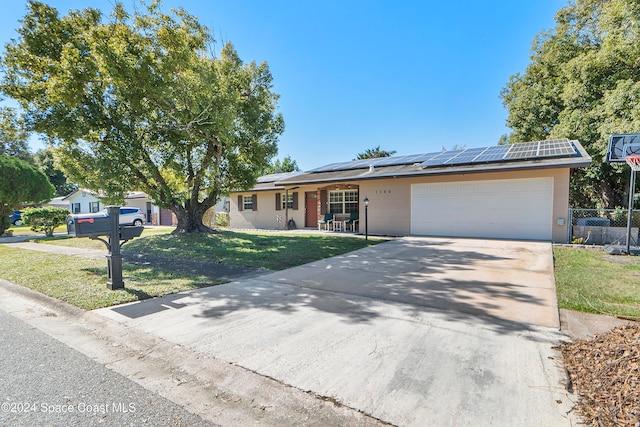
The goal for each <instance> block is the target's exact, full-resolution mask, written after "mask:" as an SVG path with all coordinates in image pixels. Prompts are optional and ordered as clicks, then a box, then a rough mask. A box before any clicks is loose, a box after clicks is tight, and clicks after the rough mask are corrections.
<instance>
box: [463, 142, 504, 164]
mask: <svg viewBox="0 0 640 427" xmlns="http://www.w3.org/2000/svg"><path fill="white" fill-rule="evenodd" d="M508 150H509V147H508V146H506V145H494V146H493V147H488V148H487V149H486V150H484V151H483V152H482V153H480V154H478V155H477V156H476V157H474V158H473V160H471V163H484V162H496V161H498V160H502V158H503V157H504V155H505V153H506V152H507V151H508Z"/></svg>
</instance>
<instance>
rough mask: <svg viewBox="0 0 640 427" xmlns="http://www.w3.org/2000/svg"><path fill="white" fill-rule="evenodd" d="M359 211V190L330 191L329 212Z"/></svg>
mask: <svg viewBox="0 0 640 427" xmlns="http://www.w3.org/2000/svg"><path fill="white" fill-rule="evenodd" d="M350 212H358V190H346V191H330V192H329V213H332V214H345V213H350Z"/></svg>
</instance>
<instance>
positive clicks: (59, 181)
mask: <svg viewBox="0 0 640 427" xmlns="http://www.w3.org/2000/svg"><path fill="white" fill-rule="evenodd" d="M33 157H34V159H35V163H36V166H38V169H40V170H41V171H42V172H44V174H45V175H46V176H47V178H48V179H49V182H50V183H51V184H53V186H54V187H55V189H56V196H66V195H68V194H69V193H71V192H73V191H74V190H77V189H78V186H77V185H74V184H70V183H69V182H68V181H67V177H66V175H65V174H64V172H63V171H62V170H61V169H60V168H59V167H58V166H57V165H56V160H55V155H54V149H53V148H51V147H48V148H44V149H42V150H39V151H37V152H36V154H35V155H34V156H33Z"/></svg>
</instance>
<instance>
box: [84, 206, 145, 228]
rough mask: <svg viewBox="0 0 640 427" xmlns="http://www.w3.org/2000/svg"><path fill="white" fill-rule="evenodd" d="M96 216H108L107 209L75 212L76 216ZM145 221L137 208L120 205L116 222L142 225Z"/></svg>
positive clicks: (143, 215)
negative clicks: (93, 211) (92, 211)
mask: <svg viewBox="0 0 640 427" xmlns="http://www.w3.org/2000/svg"><path fill="white" fill-rule="evenodd" d="M97 216H104V217H108V216H109V210H108V209H103V210H102V211H100V212H96V213H83V214H75V215H74V217H76V218H95V217H97ZM145 222H146V216H145V214H144V213H142V211H141V210H140V209H138V208H129V207H121V208H120V217H119V220H118V223H119V224H120V225H135V226H136V227H142V225H143V224H144V223H145Z"/></svg>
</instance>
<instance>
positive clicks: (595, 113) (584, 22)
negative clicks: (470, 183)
mask: <svg viewBox="0 0 640 427" xmlns="http://www.w3.org/2000/svg"><path fill="white" fill-rule="evenodd" d="M555 21H556V25H555V27H554V28H553V29H552V30H550V31H546V32H543V33H541V34H539V35H538V36H537V37H536V38H535V40H534V42H533V48H532V54H531V62H530V64H529V65H528V67H527V69H526V70H525V72H524V73H523V74H516V75H514V76H512V77H511V79H510V81H509V83H508V84H507V85H506V87H505V88H504V90H503V92H502V95H501V96H502V99H503V102H504V105H505V106H506V107H507V109H508V113H509V115H508V119H507V125H508V126H509V127H510V128H511V129H513V133H512V134H511V135H509V138H508V139H509V142H518V141H531V140H539V139H545V138H563V137H567V138H571V139H578V140H579V141H580V142H581V143H582V145H583V146H584V147H585V149H586V150H587V151H588V152H589V154H590V155H591V156H592V157H593V162H592V164H591V166H590V167H589V168H586V169H584V170H578V171H575V172H574V173H573V174H572V179H571V200H572V204H573V205H574V206H579V207H588V206H600V207H607V206H608V207H614V206H616V205H623V204H625V200H626V194H627V193H626V192H627V191H628V176H629V173H628V169H627V168H626V167H625V166H623V165H619V164H608V163H606V162H605V161H604V159H605V155H606V149H607V140H608V137H609V135H611V134H614V133H630V132H638V131H640V7H639V6H638V2H637V1H636V0H576V1H575V2H572V3H570V4H569V5H568V6H566V7H565V8H563V9H561V10H560V11H559V12H558V13H557V14H556V18H555Z"/></svg>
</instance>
